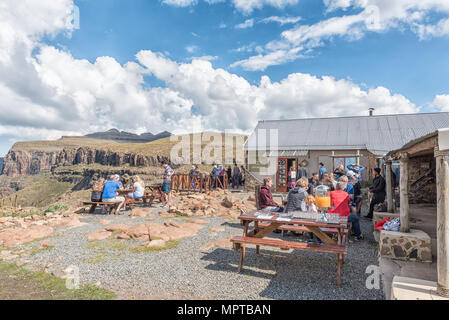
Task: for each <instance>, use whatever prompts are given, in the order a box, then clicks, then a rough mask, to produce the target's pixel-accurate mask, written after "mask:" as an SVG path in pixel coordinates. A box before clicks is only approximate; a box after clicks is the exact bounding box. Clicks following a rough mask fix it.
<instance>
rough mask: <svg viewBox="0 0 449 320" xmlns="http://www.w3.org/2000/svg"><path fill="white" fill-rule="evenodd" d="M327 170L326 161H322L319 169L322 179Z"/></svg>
mask: <svg viewBox="0 0 449 320" xmlns="http://www.w3.org/2000/svg"><path fill="white" fill-rule="evenodd" d="M326 172H327V169H326V167H325V166H324V163H322V162H320V170H319V171H318V174H319V178H320V180H321V178H322V177H323V174H324V173H326Z"/></svg>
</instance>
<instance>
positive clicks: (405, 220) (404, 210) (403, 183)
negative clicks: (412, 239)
mask: <svg viewBox="0 0 449 320" xmlns="http://www.w3.org/2000/svg"><path fill="white" fill-rule="evenodd" d="M400 163H401V177H400V181H399V194H400V198H401V204H400V211H399V216H400V219H401V229H400V231H401V232H410V226H409V203H408V154H407V153H406V152H404V153H401V158H400ZM390 183H391V179H390Z"/></svg>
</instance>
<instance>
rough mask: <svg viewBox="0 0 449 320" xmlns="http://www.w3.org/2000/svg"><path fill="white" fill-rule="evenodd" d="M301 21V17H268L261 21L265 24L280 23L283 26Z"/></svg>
mask: <svg viewBox="0 0 449 320" xmlns="http://www.w3.org/2000/svg"><path fill="white" fill-rule="evenodd" d="M299 20H301V17H278V16H271V17H267V18H264V19H262V20H261V22H263V23H269V22H278V23H279V24H280V25H281V26H283V25H285V24H295V23H297V22H298V21H299Z"/></svg>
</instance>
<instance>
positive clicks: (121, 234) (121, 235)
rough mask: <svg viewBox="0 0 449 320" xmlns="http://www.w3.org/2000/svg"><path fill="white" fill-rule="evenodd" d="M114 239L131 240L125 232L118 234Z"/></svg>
mask: <svg viewBox="0 0 449 320" xmlns="http://www.w3.org/2000/svg"><path fill="white" fill-rule="evenodd" d="M115 238H116V239H126V240H128V239H131V237H130V236H129V235H128V234H126V233H125V232H122V233H119V234H118V235H116V236H115Z"/></svg>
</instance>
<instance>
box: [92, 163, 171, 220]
mask: <svg viewBox="0 0 449 320" xmlns="http://www.w3.org/2000/svg"><path fill="white" fill-rule="evenodd" d="M162 167H163V168H164V175H163V183H162V185H161V191H162V195H163V197H162V203H163V206H164V207H169V206H170V193H171V192H170V191H171V190H170V186H171V177H172V175H173V173H174V171H173V169H172V168H171V167H170V166H169V165H168V162H163V163H162ZM126 191H129V192H126ZM144 195H145V183H144V181H143V180H142V179H141V178H140V177H139V176H138V175H135V176H132V177H130V176H129V175H128V174H124V175H123V176H122V177H120V175H118V174H114V175H111V176H109V178H108V180H106V179H104V178H95V179H94V183H93V187H92V196H91V201H93V202H109V203H117V204H118V206H117V210H116V212H120V210H121V209H123V210H124V205H125V202H126V200H129V199H134V200H138V199H142V198H143V197H144Z"/></svg>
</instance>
